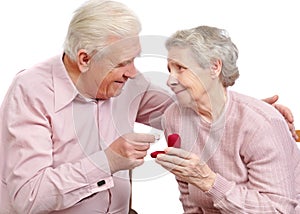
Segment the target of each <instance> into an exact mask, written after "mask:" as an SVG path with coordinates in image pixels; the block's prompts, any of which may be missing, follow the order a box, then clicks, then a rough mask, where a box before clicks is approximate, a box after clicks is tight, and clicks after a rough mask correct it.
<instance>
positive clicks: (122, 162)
mask: <svg viewBox="0 0 300 214" xmlns="http://www.w3.org/2000/svg"><path fill="white" fill-rule="evenodd" d="M154 142H155V136H154V135H151V134H142V133H128V134H125V135H123V136H121V137H119V138H118V139H117V140H115V141H114V142H113V143H112V144H111V145H110V146H109V147H108V148H107V149H106V150H105V154H106V157H107V159H108V162H109V166H110V170H111V173H112V174H113V173H115V172H117V171H120V170H127V169H133V168H135V167H137V166H140V165H142V164H143V163H144V157H145V156H146V155H147V150H148V149H149V148H150V143H154Z"/></svg>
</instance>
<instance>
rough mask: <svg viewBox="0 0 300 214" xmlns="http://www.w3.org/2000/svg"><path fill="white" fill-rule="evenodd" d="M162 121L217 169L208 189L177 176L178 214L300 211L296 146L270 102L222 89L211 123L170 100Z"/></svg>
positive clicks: (299, 159)
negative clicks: (222, 101) (224, 95)
mask: <svg viewBox="0 0 300 214" xmlns="http://www.w3.org/2000/svg"><path fill="white" fill-rule="evenodd" d="M163 121H164V128H165V132H166V136H168V135H169V134H171V133H179V134H180V136H181V138H182V148H183V149H185V150H188V151H191V152H193V153H196V154H199V156H200V157H201V158H202V160H204V161H206V162H207V164H208V166H209V167H211V169H212V170H213V171H214V172H215V173H217V178H216V181H215V183H214V186H213V187H212V189H211V190H210V191H208V192H202V191H201V190H200V189H198V188H196V187H195V186H193V185H190V184H188V183H185V182H183V181H181V180H180V179H178V178H177V181H178V184H179V190H180V192H181V195H180V200H181V202H182V205H183V208H184V213H289V214H290V213H300V207H299V206H298V207H297V209H298V210H297V211H295V207H296V206H297V204H298V203H299V201H300V150H299V149H298V147H297V145H296V143H295V140H294V139H293V138H292V136H291V133H290V131H289V129H288V127H287V124H286V122H285V120H284V118H283V117H282V115H280V113H279V112H278V111H276V110H275V109H274V108H273V107H272V106H271V105H269V104H266V103H264V102H262V101H260V100H257V99H254V98H251V97H248V96H245V95H241V94H239V93H236V92H232V91H228V101H227V103H226V106H225V110H224V112H223V114H222V115H221V116H220V118H219V119H218V120H217V121H215V122H214V123H213V124H211V125H210V124H208V123H206V122H204V121H203V120H201V119H200V117H199V116H197V114H196V113H195V112H194V111H192V110H190V109H187V108H179V107H178V106H177V105H175V104H174V105H172V106H171V107H170V108H169V109H168V110H167V112H166V115H165V118H164V120H163Z"/></svg>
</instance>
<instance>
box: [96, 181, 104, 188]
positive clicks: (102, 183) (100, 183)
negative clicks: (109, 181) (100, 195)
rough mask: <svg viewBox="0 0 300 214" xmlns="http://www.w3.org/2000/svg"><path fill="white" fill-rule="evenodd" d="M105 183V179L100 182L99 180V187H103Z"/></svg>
mask: <svg viewBox="0 0 300 214" xmlns="http://www.w3.org/2000/svg"><path fill="white" fill-rule="evenodd" d="M104 184H105V180H102V181H98V182H97V185H98V187H101V186H102V185H104Z"/></svg>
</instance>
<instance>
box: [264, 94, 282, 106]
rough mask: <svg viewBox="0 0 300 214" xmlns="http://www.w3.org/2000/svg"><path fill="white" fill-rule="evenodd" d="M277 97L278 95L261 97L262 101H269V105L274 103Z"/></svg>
mask: <svg viewBox="0 0 300 214" xmlns="http://www.w3.org/2000/svg"><path fill="white" fill-rule="evenodd" d="M278 99H279V96H278V95H274V96H272V97H267V98H265V99H262V100H263V101H264V102H266V103H269V104H270V105H272V104H274V103H275V102H277V100H278Z"/></svg>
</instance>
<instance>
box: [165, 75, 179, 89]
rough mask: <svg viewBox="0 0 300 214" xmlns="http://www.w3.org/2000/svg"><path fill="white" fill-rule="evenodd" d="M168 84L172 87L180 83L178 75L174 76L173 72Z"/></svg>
mask: <svg viewBox="0 0 300 214" xmlns="http://www.w3.org/2000/svg"><path fill="white" fill-rule="evenodd" d="M167 85H168V86H169V87H170V88H172V87H174V86H176V85H178V80H177V79H176V77H174V76H173V75H172V74H170V75H169V78H168V81H167Z"/></svg>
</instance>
